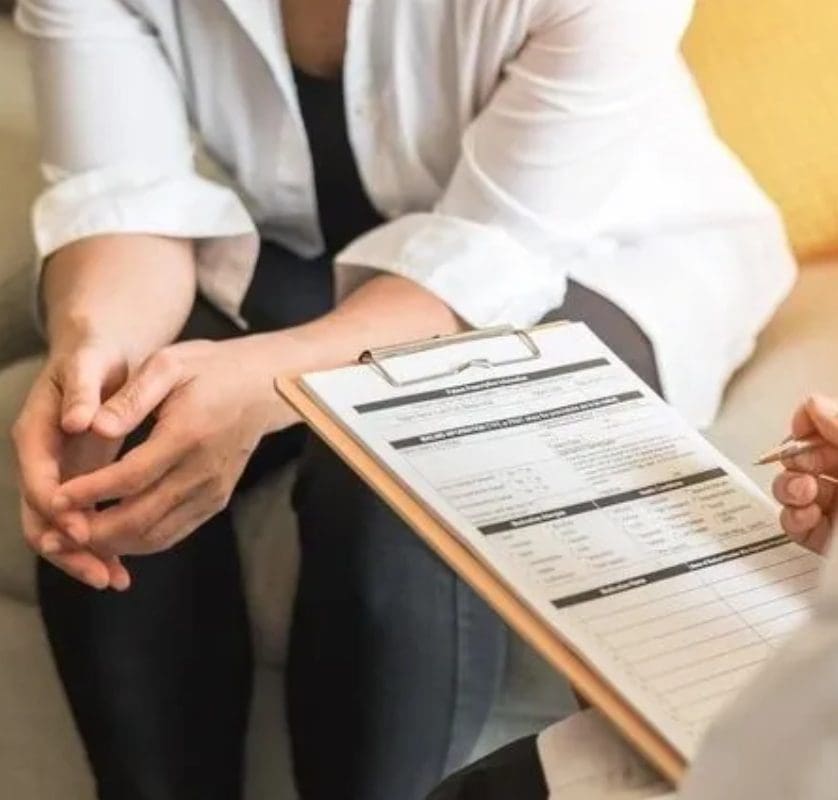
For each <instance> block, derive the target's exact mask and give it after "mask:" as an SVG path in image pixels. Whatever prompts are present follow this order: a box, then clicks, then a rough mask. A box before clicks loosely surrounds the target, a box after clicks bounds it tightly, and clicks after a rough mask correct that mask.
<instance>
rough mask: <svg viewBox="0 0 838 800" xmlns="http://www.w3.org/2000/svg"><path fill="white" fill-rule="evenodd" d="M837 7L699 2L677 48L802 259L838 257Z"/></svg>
mask: <svg viewBox="0 0 838 800" xmlns="http://www.w3.org/2000/svg"><path fill="white" fill-rule="evenodd" d="M836 47H838V3H836V2H835V0H805V2H801V0H698V4H697V7H696V14H695V18H694V20H693V23H692V25H691V27H690V30H689V31H688V34H687V38H686V41H685V46H684V50H685V53H686V56H687V59H688V61H689V62H690V64H691V66H692V68H693V71H694V72H695V74H696V77H697V79H698V82H699V84H700V86H701V89H702V91H703V93H704V95H705V97H706V99H707V103H708V106H709V108H710V112H711V114H712V116H713V119H714V121H715V123H716V126H717V128H718V130H719V132H720V133H721V134H722V136H723V137H724V138H725V139H726V140H727V142H728V143H729V144H730V145H731V147H732V148H733V149H734V150H735V151H736V152H737V153H738V154H739V156H740V157H741V158H742V160H743V161H744V162H745V164H747V166H748V167H750V169H751V170H752V171H753V173H754V175H755V176H756V178H757V180H758V181H759V182H760V183H761V184H762V186H763V187H764V188H765V190H766V191H767V192H768V194H769V195H770V196H771V197H773V198H774V200H775V201H776V202H777V203H778V205H779V206H780V208H781V210H782V212H783V215H784V217H785V220H786V224H787V226H788V229H789V233H790V236H791V239H792V242H793V244H794V247H795V249H796V251H797V254H798V255H799V256H800V257H801V258H802V259H809V258H813V257H817V256H822V255H824V254H833V253H836V252H838V158H836V157H835V141H836V132H838V61H836V59H835V51H836Z"/></svg>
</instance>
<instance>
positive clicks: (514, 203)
mask: <svg viewBox="0 0 838 800" xmlns="http://www.w3.org/2000/svg"><path fill="white" fill-rule="evenodd" d="M536 5H537V11H533V12H532V14H533V16H532V20H533V22H532V26H531V31H530V35H529V37H528V39H527V41H526V43H525V44H524V46H523V47H522V49H521V51H520V52H519V53H518V55H517V56H516V57H515V58H514V59H513V60H512V61H511V62H510V63H509V64H508V65H507V67H506V69H505V74H504V76H503V78H502V80H501V81H500V83H499V85H498V86H497V88H496V90H495V92H494V94H493V96H492V98H491V100H490V102H489V103H488V104H487V106H486V107H485V108H484V109H483V110H482V112H481V113H480V114H479V116H478V117H477V118H476V119H475V120H474V121H473V123H472V124H471V125H470V127H469V128H468V129H467V130H466V132H465V135H464V136H463V139H462V143H461V157H460V160H459V163H458V165H457V167H456V169H455V172H454V174H453V176H452V179H451V181H450V184H449V185H448V187H447V188H446V191H445V192H444V195H443V196H442V198H441V199H440V201H439V203H438V205H437V207H436V208H435V209H434V211H433V213H427V214H409V215H406V216H404V217H401V218H399V219H397V220H395V221H393V222H390V223H388V224H385V225H383V226H381V227H379V228H376V229H374V230H373V231H371V232H369V233H367V234H366V235H364V236H362V237H360V238H359V239H358V240H356V241H355V242H353V243H351V244H350V245H349V246H348V247H347V248H346V249H345V250H344V251H343V252H342V253H341V254H339V256H338V259H337V265H338V268H339V272H338V280H339V283H338V286H339V290H340V292H341V293H346V292H347V291H350V290H351V289H352V288H354V287H355V286H357V285H358V283H360V282H361V281H362V280H364V279H366V278H368V277H370V276H371V274H373V272H372V271H373V270H387V271H389V272H394V273H397V274H400V275H403V276H405V277H408V278H411V279H412V280H415V281H417V282H418V283H420V284H422V285H423V286H425V287H426V288H428V289H430V290H431V291H433V292H434V293H436V294H437V295H438V296H440V297H441V298H442V299H444V300H445V301H446V302H447V303H448V304H449V305H450V306H451V307H452V308H453V309H454V310H455V311H457V312H458V313H459V314H460V315H461V316H462V317H463V318H464V319H466V320H467V321H468V322H470V323H472V324H474V325H477V326H484V325H491V324H494V323H498V322H513V323H517V324H522V325H525V324H530V323H533V322H535V321H537V320H538V319H539V318H541V317H542V316H543V315H544V314H545V313H546V312H547V311H549V310H550V309H551V308H554V307H556V306H557V305H559V304H560V303H561V300H562V298H563V294H564V285H565V271H566V264H567V261H568V259H570V258H573V257H574V255H576V254H579V253H580V252H583V251H584V250H585V248H587V247H589V246H590V243H591V242H592V241H593V239H594V238H595V237H596V235H597V233H598V232H600V231H601V228H602V216H603V212H604V211H606V209H607V206H608V203H609V199H610V198H611V196H612V195H613V194H614V192H615V189H616V188H617V187H618V186H619V184H620V182H621V180H622V178H623V176H624V175H626V174H627V171H628V169H629V168H630V167H631V166H632V163H633V159H634V156H635V154H636V153H637V152H638V147H637V145H638V144H639V143H640V142H641V141H642V137H643V135H644V125H645V120H646V119H647V118H648V114H647V109H648V108H649V104H650V103H654V102H655V98H656V94H657V87H658V86H659V84H660V81H661V79H662V78H663V77H664V76H665V75H666V74H667V72H669V73H671V71H672V70H674V69H676V68H677V66H676V65H677V59H678V48H679V43H680V39H681V36H682V34H683V31H684V29H685V28H686V25H687V23H688V21H689V16H690V11H691V8H692V2H691V0H645V1H644V2H643V3H642V4H638V3H632V2H626V0H540V2H538V3H537V4H536ZM641 6H642V8H641Z"/></svg>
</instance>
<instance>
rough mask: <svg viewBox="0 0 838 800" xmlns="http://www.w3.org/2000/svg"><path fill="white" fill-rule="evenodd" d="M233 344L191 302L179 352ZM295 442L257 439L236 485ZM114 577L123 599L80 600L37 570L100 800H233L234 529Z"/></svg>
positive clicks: (226, 326)
mask: <svg viewBox="0 0 838 800" xmlns="http://www.w3.org/2000/svg"><path fill="white" fill-rule="evenodd" d="M240 333H241V332H240V331H239V330H238V329H237V328H236V327H235V326H234V325H233V324H232V323H231V322H230V321H229V320H228V319H227V318H226V317H224V316H223V315H222V314H221V313H220V312H219V311H217V310H216V309H214V308H212V307H211V306H210V305H209V304H208V303H207V302H206V301H204V300H200V299H199V300H198V301H197V302H196V305H195V307H194V309H193V312H192V314H191V316H190V318H189V321H188V323H187V325H186V327H185V329H184V331H183V333H182V336H181V338H182V339H191V338H210V339H226V338H231V337H233V336H237V335H240ZM148 428H149V426H148V425H145V426H143V427H142V429H140V430H139V431H137V432H136V433H135V434H134V435H132V437H130V440H129V442H128V443H127V444H126V449H130V448H131V447H133V446H136V445H137V444H139V443H140V442H142V441H143V440H144V438H145V436H146V435H147V433H148ZM302 441H303V432H302V430H301V429H299V428H298V429H293V430H291V431H287V432H284V433H281V434H277V435H275V436H272V437H268V438H267V439H266V440H264V441H263V443H262V444H260V446H259V448H257V451H256V453H254V456H253V458H252V459H251V462H250V463H249V465H248V467H247V469H246V471H245V475H244V476H243V478H242V481H241V484H240V485H242V486H246V485H249V484H251V483H253V482H255V481H256V480H258V479H259V478H260V477H261V476H262V475H263V474H264V473H265V472H267V471H269V470H270V469H275V468H277V467H278V466H281V465H282V464H284V463H286V462H288V461H289V460H291V459H293V458H295V457H296V456H297V455H298V454H299V451H300V449H301V445H302ZM126 563H127V565H128V567H129V569H130V571H131V573H132V577H133V585H132V588H131V590H130V591H128V592H126V593H124V594H116V593H112V592H103V593H99V592H95V591H93V590H90V589H88V588H86V587H84V586H82V585H80V584H78V583H76V582H75V581H73V580H72V579H70V578H68V577H66V576H65V575H64V574H63V573H61V572H59V571H58V570H56V569H55V568H53V567H52V566H50V565H49V564H47V563H45V562H42V563H40V564H39V568H38V585H39V597H40V603H41V609H42V614H43V617H44V621H45V623H46V627H47V632H48V637H49V641H50V644H51V646H52V649H53V653H54V656H55V660H56V663H57V666H58V670H59V674H60V676H61V678H62V680H63V683H64V686H65V688H66V692H67V695H68V698H69V701H70V705H71V708H72V710H73V714H74V717H75V719H76V722H77V724H78V727H79V729H80V732H81V734H82V737H83V739H84V742H85V745H86V747H87V751H88V755H89V757H90V761H91V765H92V767H93V770H94V773H95V777H96V781H97V784H98V787H99V795H100V798H102V800H169V799H170V798H171V800H189V798H201V800H212V799H213V798H218V800H235V798H236V797H239V796H240V791H241V783H242V780H241V778H242V774H241V773H242V760H243V742H244V733H245V728H246V722H247V711H248V704H249V698H250V682H251V654H250V638H249V624H248V615H247V610H246V606H245V600H244V593H243V588H242V585H241V574H240V566H239V556H238V550H237V542H236V537H235V532H234V530H233V524H232V515H231V514H230V512H229V511H224V512H222V513H221V514H219V515H217V516H216V517H214V518H213V519H211V520H209V521H208V522H206V523H205V524H204V525H202V526H201V527H200V528H199V529H198V530H197V531H195V532H194V533H193V534H192V535H191V536H189V537H188V538H187V539H186V540H185V541H184V542H182V543H181V544H180V545H178V546H177V547H175V548H173V549H172V550H169V551H167V552H164V553H160V554H157V555H154V556H148V557H143V558H131V559H126Z"/></svg>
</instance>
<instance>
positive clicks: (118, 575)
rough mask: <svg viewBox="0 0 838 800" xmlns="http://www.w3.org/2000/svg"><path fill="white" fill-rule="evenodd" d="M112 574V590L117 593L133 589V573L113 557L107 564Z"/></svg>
mask: <svg viewBox="0 0 838 800" xmlns="http://www.w3.org/2000/svg"><path fill="white" fill-rule="evenodd" d="M105 563H106V564H107V566H108V572H109V573H110V585H111V589H113V590H114V591H116V592H126V591H128V589H130V588H131V573H130V572H128V569H127V568H126V567H125V565H124V564H123V563H122V561H121V560H120V559H119V558H118V557H117V556H113V557H111V558H109V559H107V561H106V562H105Z"/></svg>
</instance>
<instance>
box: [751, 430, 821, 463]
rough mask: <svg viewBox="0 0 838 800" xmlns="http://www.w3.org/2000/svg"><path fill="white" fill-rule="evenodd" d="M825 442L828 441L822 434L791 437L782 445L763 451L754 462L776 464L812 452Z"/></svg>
mask: <svg viewBox="0 0 838 800" xmlns="http://www.w3.org/2000/svg"><path fill="white" fill-rule="evenodd" d="M825 444H826V442H824V440H823V439H821V437H820V436H807V437H806V438H804V439H789V440H787V441H785V442H783V443H782V444H781V445H779V446H777V447H774V448H772V449H771V450H769V451H768V452H766V453H763V454H762V455H761V456H760V457H759V458H758V459H757V460H756V461H754V464H755V465H757V466H763V465H765V464H775V463H776V462H777V461H782V460H783V459H784V458H793V457H794V456H802V455H803V454H804V453H811V452H812V450H817V449H818V448H819V447H823V446H824V445H825Z"/></svg>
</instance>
